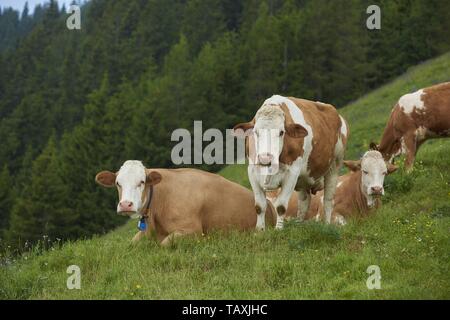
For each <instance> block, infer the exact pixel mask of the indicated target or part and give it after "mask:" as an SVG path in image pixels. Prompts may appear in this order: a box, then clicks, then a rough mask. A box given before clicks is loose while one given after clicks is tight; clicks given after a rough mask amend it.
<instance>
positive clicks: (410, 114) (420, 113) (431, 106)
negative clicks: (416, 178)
mask: <svg viewBox="0 0 450 320" xmlns="http://www.w3.org/2000/svg"><path fill="white" fill-rule="evenodd" d="M443 137H450V82H445V83H441V84H438V85H435V86H432V87H428V88H425V89H421V90H419V91H416V92H414V93H409V94H405V95H404V96H402V97H401V98H400V100H399V101H398V103H397V104H396V105H395V107H394V108H393V109H392V112H391V116H390V118H389V120H388V123H387V125H386V128H385V129H384V133H383V136H382V138H381V143H380V145H378V146H376V145H375V144H371V147H372V148H374V149H377V150H379V151H380V152H381V153H382V154H383V156H384V159H386V160H389V161H390V162H393V160H394V158H395V157H397V156H399V155H400V154H405V155H406V161H405V167H406V169H407V170H408V171H410V170H411V169H412V167H413V165H414V159H415V157H416V154H417V150H418V149H419V147H420V145H421V144H422V143H424V142H425V141H426V140H428V139H430V138H443Z"/></svg>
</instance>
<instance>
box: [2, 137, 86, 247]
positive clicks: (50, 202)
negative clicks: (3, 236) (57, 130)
mask: <svg viewBox="0 0 450 320" xmlns="http://www.w3.org/2000/svg"><path fill="white" fill-rule="evenodd" d="M56 155H57V148H56V142H55V138H54V136H53V137H52V138H51V139H50V140H49V142H48V145H47V147H46V148H45V149H44V151H43V152H42V154H41V155H40V156H39V157H38V158H37V159H36V160H35V161H34V162H33V167H32V172H31V176H30V177H29V181H28V184H26V185H25V187H24V188H23V190H22V192H21V193H20V195H19V197H17V201H16V203H15V205H14V207H13V209H12V212H11V220H10V228H9V230H8V232H7V236H8V238H9V240H10V242H11V243H13V244H14V245H17V246H19V247H21V246H23V244H24V243H25V241H28V242H30V243H36V242H37V241H38V240H41V239H42V237H43V236H48V237H50V239H55V238H65V239H67V238H73V237H74V236H75V235H77V234H78V230H77V229H78V226H77V224H76V223H74V222H75V221H76V219H77V215H76V213H75V212H73V211H72V210H71V209H70V208H68V207H64V205H63V202H64V200H65V199H67V198H68V197H69V194H68V192H67V191H68V189H67V185H65V184H64V183H63V182H62V180H61V178H60V176H59V174H58V172H59V163H58V161H57V157H56Z"/></svg>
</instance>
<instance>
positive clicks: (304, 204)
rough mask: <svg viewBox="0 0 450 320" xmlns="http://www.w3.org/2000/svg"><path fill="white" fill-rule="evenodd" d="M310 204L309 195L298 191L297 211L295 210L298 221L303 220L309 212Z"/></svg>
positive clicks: (306, 192) (304, 191)
mask: <svg viewBox="0 0 450 320" xmlns="http://www.w3.org/2000/svg"><path fill="white" fill-rule="evenodd" d="M310 203H311V193H310V192H308V191H306V190H303V189H300V190H299V191H298V209H297V217H298V218H299V220H300V221H303V220H305V215H306V213H307V212H308V210H309V205H310Z"/></svg>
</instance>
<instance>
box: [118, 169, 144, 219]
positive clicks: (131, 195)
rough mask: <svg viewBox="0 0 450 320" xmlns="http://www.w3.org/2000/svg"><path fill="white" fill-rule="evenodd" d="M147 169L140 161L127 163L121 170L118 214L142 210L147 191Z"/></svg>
mask: <svg viewBox="0 0 450 320" xmlns="http://www.w3.org/2000/svg"><path fill="white" fill-rule="evenodd" d="M145 181H146V173H145V167H144V165H143V164H142V162H140V161H136V160H129V161H126V162H125V163H124V164H123V165H122V167H121V168H120V170H119V172H118V174H117V178H116V185H117V188H118V189H119V194H120V195H121V197H120V199H119V204H118V205H117V212H118V213H138V212H140V211H141V209H142V206H143V204H142V196H143V192H144V190H145Z"/></svg>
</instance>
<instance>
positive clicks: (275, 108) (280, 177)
mask: <svg viewBox="0 0 450 320" xmlns="http://www.w3.org/2000/svg"><path fill="white" fill-rule="evenodd" d="M234 133H235V135H236V136H241V137H242V136H245V137H246V139H247V140H246V141H247V143H248V147H247V157H248V158H249V166H248V170H247V171H248V176H249V180H250V184H251V187H252V189H253V193H254V196H255V209H256V213H257V217H258V219H257V224H256V228H257V229H258V230H264V229H265V213H266V209H267V205H266V201H267V200H266V194H265V192H266V191H270V190H277V189H278V188H279V187H280V188H281V191H280V194H279V196H278V197H277V199H276V200H275V202H274V206H275V209H276V212H277V223H276V228H277V229H282V228H283V224H284V217H285V213H286V210H287V208H288V202H289V198H290V197H291V195H292V193H293V192H294V190H296V191H298V193H299V204H298V208H299V210H298V212H297V214H298V216H299V218H300V219H303V218H304V215H305V214H306V212H307V211H308V209H309V204H310V199H311V193H312V194H314V193H316V192H317V191H318V190H321V189H323V188H324V189H325V211H326V221H327V222H328V223H329V222H330V220H331V211H332V208H333V198H334V193H335V189H336V183H337V177H338V170H339V168H340V166H341V165H342V161H343V159H344V152H345V148H346V144H347V138H348V126H347V123H346V121H345V120H344V118H342V117H341V116H340V115H339V114H338V112H337V111H336V109H335V108H334V107H333V106H332V105H330V104H325V103H321V102H313V101H309V100H305V99H298V98H294V97H283V96H279V95H274V96H272V97H271V98H269V99H267V100H266V101H264V103H263V105H262V106H261V107H260V108H259V110H258V111H257V112H256V115H255V117H254V118H253V119H252V120H251V121H250V122H246V123H240V124H237V125H236V126H235V127H234Z"/></svg>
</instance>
